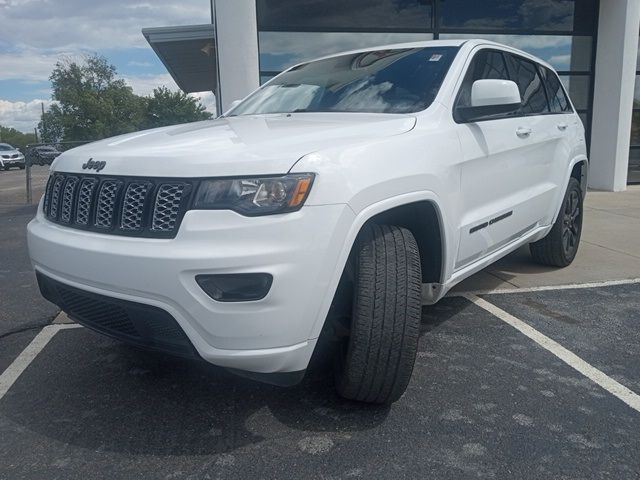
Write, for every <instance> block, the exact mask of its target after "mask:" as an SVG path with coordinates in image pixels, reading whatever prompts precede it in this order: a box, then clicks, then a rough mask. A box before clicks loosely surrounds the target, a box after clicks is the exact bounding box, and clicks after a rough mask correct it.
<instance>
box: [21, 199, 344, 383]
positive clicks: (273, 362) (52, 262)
mask: <svg viewBox="0 0 640 480" xmlns="http://www.w3.org/2000/svg"><path fill="white" fill-rule="evenodd" d="M41 212H42V209H41V208H39V210H38V215H37V216H36V218H35V219H34V220H33V221H32V222H31V223H30V224H29V227H28V243H29V251H30V255H31V258H32V262H33V265H34V267H35V269H36V271H37V272H39V273H40V274H42V275H44V276H46V277H48V278H50V279H52V280H54V281H56V282H60V283H61V284H64V285H66V286H68V287H71V288H75V289H79V290H81V291H83V292H88V293H93V294H97V295H102V296H105V297H109V298H112V299H118V300H123V301H129V302H135V303H138V304H144V305H149V306H151V307H157V308H158V309H161V310H162V311H164V312H166V313H167V314H168V315H170V316H171V317H172V318H173V319H175V321H176V322H177V324H178V325H179V326H180V328H181V329H182V331H183V332H184V333H185V334H186V337H187V338H188V340H189V342H190V343H191V344H192V345H193V348H194V349H195V351H196V352H197V353H198V355H200V356H201V357H202V358H204V359H205V360H207V361H209V362H211V363H214V364H216V365H220V366H223V367H228V368H234V369H240V370H247V371H251V372H259V373H275V372H295V371H300V370H304V369H305V368H306V366H307V364H308V362H309V359H310V357H311V354H312V353H313V349H314V347H315V343H316V338H315V337H317V335H316V334H314V333H313V332H314V328H313V327H314V323H315V321H316V318H317V317H318V316H319V315H322V312H321V310H322V309H323V308H325V304H326V301H325V298H326V296H327V295H332V294H333V292H328V289H329V286H330V285H331V284H333V283H335V282H334V278H335V276H336V267H337V263H338V257H339V256H340V252H341V251H342V249H343V245H344V240H345V237H346V235H347V232H348V230H349V228H350V226H351V224H352V222H353V212H352V211H351V210H350V209H349V208H348V207H347V206H346V205H325V206H307V207H304V208H303V209H302V210H300V211H298V212H294V213H289V214H285V215H273V216H266V217H255V218H248V217H243V216H241V215H239V214H237V213H234V212H230V211H195V210H194V211H189V212H187V214H186V215H185V217H184V219H183V221H182V225H181V227H180V231H179V232H178V235H177V236H176V238H174V239H148V238H132V237H121V236H113V235H105V234H99V233H93V232H86V231H80V230H75V229H70V228H67V227H63V226H60V225H56V224H54V223H52V222H49V221H48V220H46V219H45V218H44V216H43V215H42V213H41ZM256 272H264V273H270V274H271V275H273V285H272V287H271V290H270V291H269V293H268V294H267V296H266V297H265V298H263V299H262V300H258V301H252V302H235V303H223V302H216V301H215V300H213V299H211V298H210V297H209V296H208V295H207V294H206V293H205V292H204V291H202V289H201V288H200V287H199V286H198V284H197V283H196V281H195V276H196V275H199V274H226V273H256ZM337 274H338V275H339V272H338V273H337ZM105 333H107V332H105Z"/></svg>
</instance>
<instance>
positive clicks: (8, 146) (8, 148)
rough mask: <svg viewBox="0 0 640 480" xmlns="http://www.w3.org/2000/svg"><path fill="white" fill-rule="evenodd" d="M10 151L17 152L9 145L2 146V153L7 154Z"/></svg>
mask: <svg viewBox="0 0 640 480" xmlns="http://www.w3.org/2000/svg"><path fill="white" fill-rule="evenodd" d="M9 150H15V148H13V147H12V146H11V145H7V144H6V143H2V144H0V151H2V152H7V151H9Z"/></svg>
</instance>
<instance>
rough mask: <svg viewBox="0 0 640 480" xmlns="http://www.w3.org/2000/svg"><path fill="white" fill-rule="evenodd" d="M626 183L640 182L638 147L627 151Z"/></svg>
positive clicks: (639, 152)
mask: <svg viewBox="0 0 640 480" xmlns="http://www.w3.org/2000/svg"><path fill="white" fill-rule="evenodd" d="M627 183H640V148H632V149H631V150H630V151H629V176H628V177H627Z"/></svg>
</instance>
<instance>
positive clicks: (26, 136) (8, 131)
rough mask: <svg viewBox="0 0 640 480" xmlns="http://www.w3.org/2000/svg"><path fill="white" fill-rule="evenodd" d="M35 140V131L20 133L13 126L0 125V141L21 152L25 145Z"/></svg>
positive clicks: (23, 150)
mask: <svg viewBox="0 0 640 480" xmlns="http://www.w3.org/2000/svg"><path fill="white" fill-rule="evenodd" d="M35 142H36V135H35V133H22V132H20V131H18V130H16V129H15V128H10V127H3V126H1V125H0V143H8V144H9V145H11V146H13V147H16V148H19V149H20V150H21V151H22V152H25V151H26V146H27V145H29V144H31V143H35Z"/></svg>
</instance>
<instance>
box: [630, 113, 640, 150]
mask: <svg viewBox="0 0 640 480" xmlns="http://www.w3.org/2000/svg"><path fill="white" fill-rule="evenodd" d="M631 145H634V146H640V112H637V111H636V112H633V116H632V117H631Z"/></svg>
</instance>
